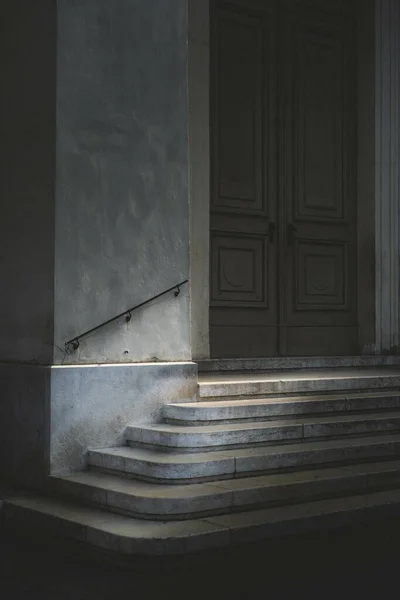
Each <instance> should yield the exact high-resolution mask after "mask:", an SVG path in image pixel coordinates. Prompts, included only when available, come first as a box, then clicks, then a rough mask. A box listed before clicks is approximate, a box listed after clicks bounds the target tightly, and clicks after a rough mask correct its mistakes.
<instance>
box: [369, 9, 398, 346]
mask: <svg viewBox="0 0 400 600" xmlns="http://www.w3.org/2000/svg"><path fill="white" fill-rule="evenodd" d="M399 42H400V7H399V1H398V0H376V179H375V181H376V189H375V192H376V196H375V197H376V210H375V225H376V230H375V240H376V351H377V352H388V351H390V352H398V350H399V301H400V298H399V266H400V264H399V250H400V240H399V212H400V206H399V205H400V198H399V158H400V156H399V144H400V137H399V136H400V129H399V126H400V102H399V82H400V73H399V50H400V46H399Z"/></svg>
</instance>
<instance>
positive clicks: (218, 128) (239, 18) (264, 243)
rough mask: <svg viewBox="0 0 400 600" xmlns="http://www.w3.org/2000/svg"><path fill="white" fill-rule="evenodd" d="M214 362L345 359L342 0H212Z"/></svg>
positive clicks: (350, 290)
mask: <svg viewBox="0 0 400 600" xmlns="http://www.w3.org/2000/svg"><path fill="white" fill-rule="evenodd" d="M210 6H211V11H210V14H211V52H210V69H211V86H210V90H211V91H210V111H211V125H210V128H211V129H210V132H211V202H210V206H211V214H210V278H211V281H210V346H211V356H214V357H263V356H277V355H286V356H296V355H297V356H300V355H339V354H354V353H357V350H358V349H357V298H356V294H357V244H356V60H355V26H356V19H355V15H354V14H353V12H352V3H351V1H349V0H346V1H341V0H324V1H323V0H320V1H319V2H318V1H317V0H308V1H306V0H278V1H269V0H265V1H258V0H229V1H228V2H219V1H216V0H211V5H210Z"/></svg>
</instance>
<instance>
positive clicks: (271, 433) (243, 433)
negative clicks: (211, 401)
mask: <svg viewBox="0 0 400 600" xmlns="http://www.w3.org/2000/svg"><path fill="white" fill-rule="evenodd" d="M395 431H400V411H393V412H392V411H390V412H389V411H387V412H384V413H368V414H362V415H361V414H356V415H353V414H349V415H348V414H341V415H330V416H324V417H315V416H313V417H308V418H305V417H304V418H301V419H294V418H293V419H287V420H273V421H251V422H249V423H228V424H222V425H201V426H183V425H169V424H168V423H161V424H155V425H129V426H128V427H127V428H126V431H125V437H126V439H127V441H128V443H129V444H130V445H134V446H138V445H145V446H159V447H161V448H164V449H167V450H172V451H173V450H176V449H186V450H189V451H201V450H205V449H210V448H226V447H229V446H234V447H235V448H240V447H245V446H248V445H249V444H250V445H251V444H266V443H272V442H289V441H291V440H307V439H311V438H315V437H332V436H340V435H365V434H369V433H372V432H387V433H388V432H395Z"/></svg>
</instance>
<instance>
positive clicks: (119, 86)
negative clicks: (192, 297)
mask: <svg viewBox="0 0 400 600" xmlns="http://www.w3.org/2000/svg"><path fill="white" fill-rule="evenodd" d="M3 4H5V5H7V9H8V10H7V14H5V15H4V19H3V20H4V23H6V24H7V26H6V28H5V37H4V45H3V48H4V49H5V50H4V52H5V54H4V57H3V58H4V60H3V69H2V77H3V83H4V94H2V99H3V100H4V102H5V106H4V114H5V115H7V117H6V120H5V128H4V133H5V144H4V147H5V148H6V153H5V157H4V158H5V160H4V161H2V163H4V166H5V170H4V173H3V174H2V179H1V181H2V186H3V188H2V190H1V192H2V193H1V195H0V197H1V201H2V203H4V210H3V211H2V213H3V217H2V219H1V221H0V239H1V243H2V251H1V252H0V264H1V267H2V274H3V283H2V290H1V294H0V330H1V337H0V398H1V405H0V474H4V475H6V476H8V477H14V478H16V479H17V480H18V481H20V482H23V483H24V485H32V486H33V485H40V483H41V481H42V480H43V478H45V477H46V476H47V475H48V473H49V472H53V473H56V472H68V471H70V470H76V469H81V468H82V467H84V465H85V456H86V451H87V449H88V447H93V446H95V447H101V446H109V445H115V444H118V443H119V442H121V441H122V440H123V434H124V429H125V427H126V425H127V423H129V422H132V421H153V422H154V421H155V420H157V419H158V418H159V416H160V409H161V407H162V405H163V404H165V403H166V402H171V401H185V400H190V399H192V398H193V397H194V396H195V394H196V389H197V388H196V386H197V380H196V374H197V371H196V365H195V364H194V363H192V362H191V360H190V359H191V346H190V310H189V308H190V307H189V286H188V285H186V286H185V287H182V289H181V293H180V295H179V296H178V297H177V298H175V296H174V294H173V293H172V292H171V293H170V294H169V295H168V296H164V297H162V298H160V299H159V300H157V301H156V302H154V303H152V304H150V305H148V306H146V307H145V308H143V309H141V310H139V311H137V312H136V313H134V314H132V319H131V321H130V322H129V323H127V322H126V321H125V319H123V318H122V319H120V320H119V321H117V322H114V323H112V324H110V325H109V326H107V327H105V328H104V329H101V330H100V331H98V332H96V333H95V334H93V335H91V336H89V337H87V338H85V339H83V340H82V341H81V343H80V346H79V349H78V350H77V351H76V352H74V353H71V354H65V353H64V346H65V342H66V341H68V340H69V339H71V338H73V337H75V336H77V335H79V334H80V333H83V332H84V331H85V330H88V329H90V328H92V327H95V326H97V325H98V324H100V323H102V322H104V321H106V320H108V319H111V318H112V317H114V316H115V315H117V314H118V313H121V312H123V311H124V310H127V309H128V308H130V307H132V306H133V305H135V304H139V303H141V302H143V301H145V300H147V299H148V298H150V297H151V296H153V295H156V294H158V293H160V292H162V291H163V290H165V289H167V288H169V287H171V286H173V285H175V284H176V283H179V282H180V281H183V280H185V279H187V278H188V277H189V157H188V156H189V143H188V136H189V116H188V114H189V111H188V65H187V63H188V15H187V0H146V1H144V0H118V2H110V0H57V2H54V1H52V0H43V2H41V3H38V2H26V0H15V1H13V2H6V3H3ZM1 12H3V6H1ZM1 17H3V15H1Z"/></svg>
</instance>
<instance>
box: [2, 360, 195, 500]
mask: <svg viewBox="0 0 400 600" xmlns="http://www.w3.org/2000/svg"><path fill="white" fill-rule="evenodd" d="M196 389H197V365H195V364H194V363H152V364H151V363H150V364H141V365H139V364H137V365H102V366H100V365H85V366H76V367H73V366H66V367H61V366H60V367H45V366H29V365H0V399H1V401H0V476H3V477H7V478H10V479H11V480H12V481H14V482H16V483H19V484H21V485H24V486H26V487H28V488H29V487H35V488H36V487H39V486H41V485H42V483H43V480H44V478H45V477H46V476H47V475H48V474H49V473H50V472H54V473H65V472H68V471H74V470H79V469H82V468H83V467H84V466H85V462H86V451H87V449H88V448H99V447H107V446H114V445H118V444H120V443H121V442H122V439H123V432H124V429H125V427H126V426H127V425H128V423H129V422H131V421H135V422H137V421H139V422H145V423H146V422H154V421H157V420H159V419H160V418H161V407H162V405H163V404H164V403H165V402H185V401H190V400H193V399H194V397H195V394H196Z"/></svg>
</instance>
